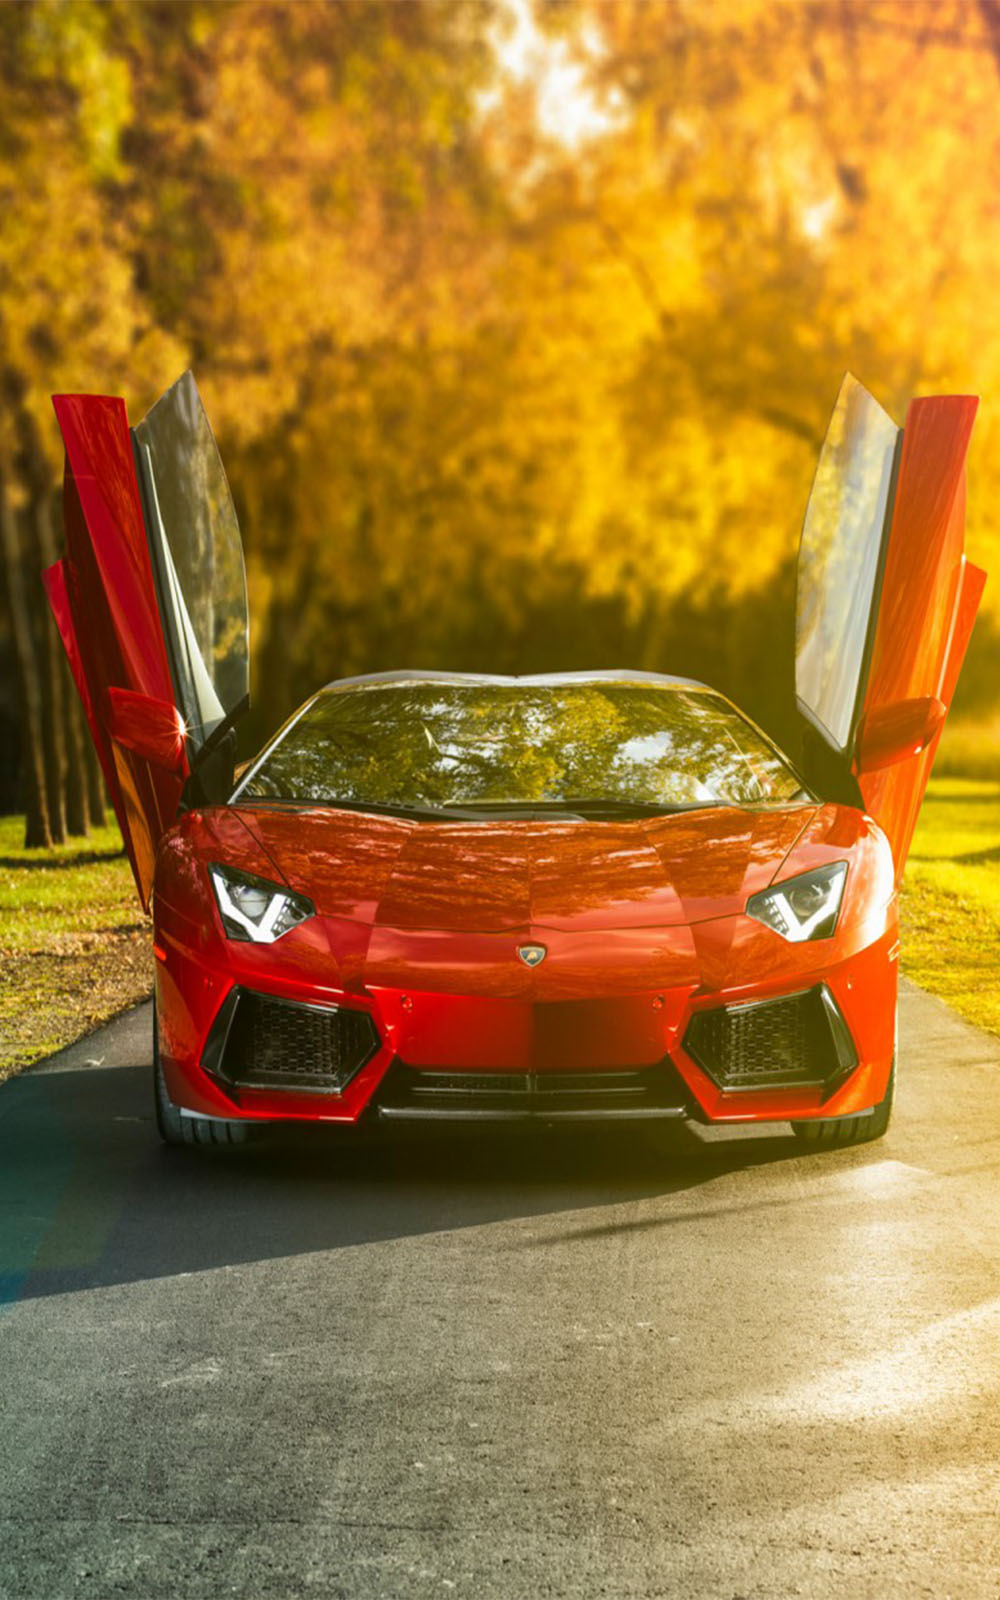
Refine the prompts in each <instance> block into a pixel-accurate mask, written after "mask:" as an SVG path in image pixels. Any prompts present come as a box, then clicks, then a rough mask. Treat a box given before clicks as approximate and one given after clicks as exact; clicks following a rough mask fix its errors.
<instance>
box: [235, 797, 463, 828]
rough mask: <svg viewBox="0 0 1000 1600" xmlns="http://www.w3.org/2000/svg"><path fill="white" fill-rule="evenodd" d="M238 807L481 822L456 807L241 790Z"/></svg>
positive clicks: (422, 819)
mask: <svg viewBox="0 0 1000 1600" xmlns="http://www.w3.org/2000/svg"><path fill="white" fill-rule="evenodd" d="M240 805H245V806H247V807H248V808H250V807H253V808H254V809H258V808H259V809H262V810H266V809H268V808H271V807H273V808H274V810H276V811H316V810H327V811H362V812H365V811H368V812H372V813H373V814H374V815H375V816H384V817H408V818H412V819H413V820H414V821H417V822H420V821H425V820H426V819H427V818H434V819H436V820H437V821H438V822H454V821H456V820H458V821H462V820H463V819H464V820H465V821H466V822H481V821H482V820H483V818H482V816H481V814H480V813H479V812H478V811H466V810H463V809H461V808H460V807H458V806H408V805H402V804H400V805H394V804H392V803H391V802H389V801H383V800H338V799H336V798H335V797H334V796H332V795H322V796H319V795H299V796H297V797H296V798H294V799H293V798H292V797H291V796H289V795H271V794H261V795H256V794H254V793H253V792H252V790H250V789H244V790H243V792H242V793H241V795H240V797H239V800H238V801H237V802H236V807H237V808H238V807H239V806H240Z"/></svg>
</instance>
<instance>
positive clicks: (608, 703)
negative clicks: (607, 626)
mask: <svg viewBox="0 0 1000 1600" xmlns="http://www.w3.org/2000/svg"><path fill="white" fill-rule="evenodd" d="M237 794H238V797H239V798H245V799H249V798H251V797H253V798H258V799H265V800H273V801H286V802H294V803H299V804H306V803H312V804H325V805H336V804H338V803H340V804H344V805H349V806H355V807H358V808H360V809H365V808H372V809H379V808H385V809H388V810H400V811H411V810H412V811H416V812H420V811H432V812H437V811H441V810H445V811H447V810H450V809H454V810H464V811H472V812H476V811H477V810H478V809H482V810H493V811H501V812H502V811H503V810H504V809H505V808H516V807H531V808H533V809H534V808H536V807H537V808H543V809H545V810H552V811H554V812H558V811H560V810H562V811H581V810H582V811H585V812H586V811H587V810H591V811H595V812H600V811H601V810H608V811H612V812H615V811H620V812H627V811H630V810H631V811H634V812H636V813H639V814H641V813H643V812H646V811H652V812H656V811H672V810H684V809H687V808H693V807H703V806H718V805H727V806H769V805H783V804H788V803H790V802H793V803H794V802H795V801H797V800H802V799H806V798H808V796H807V795H806V794H805V792H804V791H803V790H802V788H801V782H800V780H799V778H798V777H797V775H796V774H795V773H794V772H793V771H792V770H791V768H790V767H789V766H788V765H787V764H786V763H785V762H784V761H783V760H782V758H781V756H780V755H779V754H778V752H777V751H776V750H775V749H774V747H773V746H772V745H770V744H769V743H768V742H767V740H766V739H765V738H764V737H763V735H762V734H760V733H759V732H758V731H757V730H756V729H755V728H754V727H753V726H751V724H750V723H748V722H746V721H744V719H743V718H742V717H741V716H740V715H739V713H738V712H737V711H735V709H734V708H733V707H732V706H730V705H729V704H728V702H727V701H725V700H723V699H722V697H721V696H719V695H716V694H713V693H712V692H711V691H710V690H702V689H695V688H684V687H674V686H672V685H670V684H662V685H659V684H655V683H648V682H640V683H636V682H615V681H609V682H593V681H590V682H578V683H566V682H563V683H557V684H538V683H516V682H511V683H496V682H491V683H483V682H451V681H445V682H430V681H419V680H414V681H409V680H407V681H403V682H398V683H392V684H386V683H384V682H383V683H370V684H358V685H353V686H351V687H349V688H343V689H337V688H331V689H325V690H323V691H322V692H321V693H320V694H319V695H317V697H316V698H315V699H314V700H313V701H311V702H310V704H309V705H308V706H307V708H306V710H305V711H304V712H303V713H302V714H301V715H300V716H299V717H298V718H297V719H296V720H294V721H293V722H292V723H291V724H290V725H289V726H288V727H287V728H286V730H285V731H284V732H283V733H281V734H279V735H278V737H277V739H276V740H275V741H274V743H273V744H272V745H271V746H270V748H269V749H268V750H266V751H265V752H264V755H263V757H262V758H261V760H260V761H259V762H258V763H257V764H256V766H254V767H253V768H251V770H250V772H249V773H248V775H247V777H246V779H245V780H244V782H243V784H242V785H241V786H240V789H239V790H238V791H237Z"/></svg>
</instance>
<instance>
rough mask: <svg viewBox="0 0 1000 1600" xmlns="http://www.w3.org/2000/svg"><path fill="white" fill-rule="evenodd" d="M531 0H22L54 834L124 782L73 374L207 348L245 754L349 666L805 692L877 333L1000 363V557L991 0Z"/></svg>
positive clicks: (973, 688)
mask: <svg viewBox="0 0 1000 1600" xmlns="http://www.w3.org/2000/svg"><path fill="white" fill-rule="evenodd" d="M533 16H534V22H533V23H532V22H531V17H532V13H531V10H530V7H529V6H528V3H527V0H520V3H518V4H516V5H512V4H510V3H508V0H504V3H499V0H498V3H495V4H490V3H488V0H468V3H467V0H437V3H419V0H410V3H407V4H388V3H386V4H380V3H353V0H338V3H322V0H319V3H298V4H274V3H266V0H262V3H258V0H236V3H232V4H206V3H204V0H194V3H189V4H184V5H176V4H171V3H147V4H135V3H127V0H107V3H104V4H89V3H73V0H43V3H34V0H25V3H15V4H7V5H3V6H0V218H2V220H0V402H2V403H0V529H2V532H3V540H2V549H3V568H4V573H5V578H6V583H5V590H4V593H5V602H4V603H5V606H6V611H5V613H4V618H3V619H0V660H2V661H3V662H5V663H7V664H9V670H10V672H11V673H12V674H13V672H14V669H15V667H16V668H17V672H18V679H17V681H18V685H19V687H18V689H17V692H16V695H14V696H12V697H11V704H12V705H13V706H14V707H15V713H16V714H15V717H14V722H15V723H16V727H17V730H18V734H17V741H16V750H12V751H11V760H10V763H9V765H10V766H11V767H13V765H14V764H15V761H16V762H17V764H18V765H19V769H20V773H21V782H22V784H23V786H24V799H25V803H26V804H27V807H28V811H29V827H32V826H33V827H34V828H35V830H36V832H35V837H36V839H38V840H41V839H43V838H44V837H45V835H46V831H47V830H48V829H54V830H55V831H56V832H57V833H58V832H59V830H60V828H61V827H63V826H64V825H65V812H66V807H67V806H69V810H70V817H69V825H70V826H77V827H79V826H80V825H86V821H87V819H88V817H89V815H90V814H91V811H92V808H93V805H94V804H95V803H96V801H97V800H98V799H99V795H98V794H97V792H96V789H97V786H96V783H91V786H90V789H89V791H88V789H87V784H86V782H85V781H82V779H81V774H82V775H83V778H84V779H85V777H86V770H85V767H84V764H83V755H82V749H83V746H82V744H81V742H80V729H79V719H78V718H77V717H76V715H75V712H74V710H73V707H72V701H71V699H70V693H69V691H68V688H67V683H66V680H65V676H64V674H63V672H62V669H61V667H60V665H59V663H58V657H57V655H56V654H55V653H54V652H53V650H52V643H53V641H52V638H51V634H50V631H49V629H48V625H47V622H46V619H45V616H44V612H43V609H42V606H41V603H40V600H41V592H40V587H39V584H38V572H39V570H40V568H41V567H42V566H43V565H45V564H46V562H47V561H49V560H51V559H53V558H54V553H55V551H56V548H57V546H58V543H59V540H60V535H59V531H58V527H57V525H56V524H55V522H54V509H55V508H56V507H57V505H58V484H59V479H60V473H61V451H60V445H59V441H58V436H57V432H56V429H55V426H54V419H53V417H52V415H51V408H50V406H49V398H48V397H49V394H50V393H51V392H52V391H56V390H70V391H73V390H76V391H79V390H96V391H101V392H112V393H121V394H124V395H125V396H126V399H127V401H128V405H129V410H130V413H131V414H132V416H133V417H134V418H138V417H139V416H141V415H142V413H143V411H144V410H145V409H146V407H147V406H148V405H149V404H150V403H151V402H152V401H153V400H154V399H155V398H156V396H157V394H158V393H159V392H160V391H161V390H162V389H164V388H165V387H166V386H167V385H168V384H169V383H170V382H171V381H172V380H173V379H174V378H175V377H176V376H177V374H178V373H179V372H180V371H181V370H182V369H183V368H184V367H186V366H191V367H192V368H193V369H194V371H195V373H196V376H197V378H198V382H199V385H200V387H201V390H202V393H203V395H204V397H205V400H206V404H207V406H208V409H209V413H210V415H211V417H212V419H213V422H214V424H215V427H216V432H217V434H218V437H219V441H220V445H221V447H222V451H223V455H224V457H225V459H226V462H227V466H228V468H229V473H230V478H231V480H232V483H233V486H234V490H235V493H236V498H237V503H238V507H239V511H240V516H241V523H242V527H243V534H244V542H245V546H246V550H247V561H248V576H249V586H250V596H251V619H252V627H253V634H252V648H253V693H254V710H253V712H252V714H251V720H250V723H249V724H248V726H247V728H246V729H245V730H244V742H245V744H246V747H247V753H249V750H250V749H252V747H253V746H254V744H255V743H256V742H259V740H260V738H262V737H263V736H264V735H265V734H266V733H268V732H269V731H270V730H271V728H272V727H273V726H274V725H275V723H276V722H278V721H279V720H280V719H281V718H282V717H283V716H284V715H285V714H286V713H287V712H288V711H290V710H291V709H292V708H293V706H294V705H295V704H296V703H297V702H298V701H299V700H300V699H301V698H302V697H303V696H304V695H305V694H306V693H308V692H309V691H310V690H311V689H312V688H314V687H315V686H317V685H318V684H319V683H321V682H323V681H325V680H327V679H329V678H331V677H334V676H339V675H342V674H346V673H351V672H356V671H360V670H369V669H378V668H383V667H400V666H420V665H424V666H434V667H465V668H469V669H479V670H493V671H519V670H524V671H530V670H539V669H544V668H555V667H567V668H569V667H577V666H585V665H587V666H634V667H645V668H654V669H662V670H665V671H681V672H685V673H689V674H695V675H701V676H705V677H708V678H709V679H710V680H711V681H713V682H715V683H716V684H717V685H718V686H719V687H721V688H723V689H728V690H730V691H731V692H734V693H735V694H737V695H738V697H739V698H740V700H741V701H742V702H744V703H746V704H748V705H749V706H750V708H751V709H752V710H755V711H756V712H757V714H758V715H759V717H760V718H761V720H763V721H764V722H765V724H767V725H769V726H771V727H772V728H773V729H774V730H775V731H777V732H778V733H780V734H783V733H786V732H787V729H788V723H789V718H788V709H789V698H790V684H791V595H792V577H791V567H792V561H793V557H794V552H795V546H796V541H797V536H798V531H799V526H800V522H801V516H802V512H803V509H804V505H805V501H806V497H807V494H808V489H809V484H810V480H811V475H812V472H813V468H814V466H815V459H816V453H817V449H818V446H819V442H820V440H821V438H822V435H823V430H824V427H825V423H826V419H827V416H828V414H829V411H830V409H831V407H832V404H833V401H834V398H835V396H836V393H837V389H838V386H839V383H840V379H841V376H842V374H843V372H844V371H845V369H848V368H850V369H851V370H853V371H854V372H855V373H856V374H857V375H858V376H859V377H860V378H861V379H862V381H863V382H864V383H865V384H866V385H867V386H868V387H869V388H870V389H872V390H873V392H874V393H875V394H876V396H877V397H878V398H879V399H880V400H881V402H882V403H883V404H884V405H885V406H886V407H887V409H889V410H890V411H891V412H892V413H893V414H894V415H895V416H896V417H897V418H898V419H900V420H901V419H902V416H903V413H904V411H905V406H906V403H907V401H908V399H909V398H910V396H911V395H913V394H915V393H928V392H941V391H975V392H979V393H981V394H982V395H983V396H984V402H985V403H984V406H983V409H982V412H981V417H980V421H979V423H978V426H977V432H976V436H975V440H974V444H973V452H972V457H971V462H970V506H969V517H970V534H969V549H970V554H971V556H972V558H973V559H974V560H977V561H979V562H981V563H982V564H983V565H985V566H987V567H989V566H991V565H992V566H993V567H994V568H996V567H997V565H998V563H997V562H996V561H995V560H992V561H991V557H992V556H993V553H994V547H995V546H997V545H998V544H1000V495H998V494H997V492H996V487H995V486H996V481H997V479H998V478H1000V450H998V445H1000V421H998V418H1000V412H998V410H997V406H996V403H995V397H997V396H998V395H1000V323H998V319H997V315H996V297H995V284H996V279H997V265H996V263H997V262H998V261H1000V207H998V204H997V188H996V170H997V164H998V161H1000V93H998V89H1000V77H998V62H1000V8H998V6H997V4H996V3H995V0H978V3H974V0H899V3H892V0H795V3H781V0H711V3H708V0H705V3H701V4H691V3H688V0H606V3H601V0H567V3H565V4H538V3H536V6H535V9H534V13H533ZM985 604H986V610H987V621H986V626H985V627H982V628H981V629H980V633H979V637H978V641H977V643H976V644H975V645H974V647H973V650H974V654H973V657H972V658H971V662H970V671H969V673H968V674H967V681H968V683H969V685H970V688H969V689H968V690H967V693H969V694H971V695H973V696H975V695H979V696H980V697H983V696H990V695H992V693H993V686H992V670H991V669H992V665H993V660H994V656H993V639H994V637H995V634H994V631H993V629H992V626H991V623H990V617H991V616H1000V586H997V587H996V588H995V590H993V591H992V592H991V590H989V589H988V590H987V598H986V603H985ZM976 652H978V655H977V654H976Z"/></svg>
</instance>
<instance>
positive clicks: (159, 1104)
mask: <svg viewBox="0 0 1000 1600" xmlns="http://www.w3.org/2000/svg"><path fill="white" fill-rule="evenodd" d="M153 1104H154V1106H155V1107H156V1126H157V1130H158V1132H159V1135H160V1138H161V1139H162V1140H163V1142H164V1144H169V1145H174V1146H176V1145H192V1144H245V1143H246V1141H247V1139H248V1138H249V1137H250V1124H249V1123H247V1122H231V1121H229V1119H228V1118H226V1117H185V1116H182V1114H181V1111H180V1109H179V1107H178V1106H175V1105H174V1102H173V1101H172V1100H171V1098H170V1096H169V1094H168V1093H167V1081H166V1079H165V1078H164V1076H163V1066H162V1063H161V1061H160V1036H159V1031H158V1029H157V1026H156V1001H155V1000H154V1001H153Z"/></svg>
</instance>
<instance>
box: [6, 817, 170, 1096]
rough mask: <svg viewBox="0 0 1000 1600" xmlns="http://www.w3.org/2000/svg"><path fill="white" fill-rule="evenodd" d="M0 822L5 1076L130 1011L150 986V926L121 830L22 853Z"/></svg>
mask: <svg viewBox="0 0 1000 1600" xmlns="http://www.w3.org/2000/svg"><path fill="white" fill-rule="evenodd" d="M23 839H24V818H23V817H0V1078H3V1077H6V1076H7V1075H9V1074H10V1073H11V1072H16V1071H17V1070H18V1069H19V1068H20V1067H23V1066H27V1065H28V1064H30V1062H32V1061H37V1060H38V1059H39V1058H40V1057H41V1056H45V1055H48V1054H49V1053H50V1052H51V1051H53V1050H58V1049H60V1048H61V1047H62V1046H63V1045H66V1044H70V1043H71V1042H72V1041H73V1040H74V1039H77V1038H79V1037H80V1035H81V1034H83V1033H86V1032H88V1030H89V1029H91V1028H93V1027H96V1026H97V1024H98V1023H100V1022H105V1021H107V1019H108V1018H109V1017H113V1016H114V1015H115V1014H116V1012H118V1011H121V1010H123V1009H124V1008H125V1007H126V1006H129V1005H133V1004H134V1003H135V1002H136V1001H137V1000H141V999H142V998H143V996H144V995H145V994H147V993H148V992H149V989H150V987H151V982H152V956H151V951H150V936H149V922H148V920H147V919H146V918H145V917H144V916H143V914H142V911H141V910H140V907H139V902H138V899H137V897H136V892H135V885H134V883H133V881H132V872H131V868H130V867H129V864H128V861H127V859H126V857H125V856H124V855H123V853H122V841H121V835H120V834H119V832H118V828H117V826H115V825H112V826H111V827H106V828H95V829H94V830H93V831H92V832H91V835H90V837H89V838H88V839H74V840H72V841H71V842H70V843H69V844H65V845H59V846H57V847H56V848H54V849H52V850H25V849H24V846H23V842H22V841H23Z"/></svg>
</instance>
